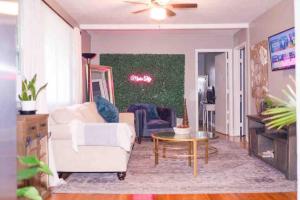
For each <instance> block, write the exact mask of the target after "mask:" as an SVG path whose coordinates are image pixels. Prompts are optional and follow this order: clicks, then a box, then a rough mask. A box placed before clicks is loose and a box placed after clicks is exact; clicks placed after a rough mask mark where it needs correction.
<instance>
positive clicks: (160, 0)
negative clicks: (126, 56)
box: [156, 0, 170, 5]
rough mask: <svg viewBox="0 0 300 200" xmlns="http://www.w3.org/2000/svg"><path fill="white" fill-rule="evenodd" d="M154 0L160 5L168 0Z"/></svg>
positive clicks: (168, 0)
mask: <svg viewBox="0 0 300 200" xmlns="http://www.w3.org/2000/svg"><path fill="white" fill-rule="evenodd" d="M156 2H158V3H159V4H160V5H167V4H168V3H169V2H170V0H157V1H156Z"/></svg>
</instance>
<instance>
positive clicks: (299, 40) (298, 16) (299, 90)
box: [294, 0, 300, 200]
mask: <svg viewBox="0 0 300 200" xmlns="http://www.w3.org/2000/svg"><path fill="white" fill-rule="evenodd" d="M294 3H295V8H294V9H295V11H294V13H295V21H296V22H295V24H296V26H295V31H296V35H297V37H296V44H297V45H296V54H297V55H300V45H299V44H300V37H298V36H299V35H300V26H298V24H299V23H300V12H299V9H300V1H298V0H295V1H294ZM297 11H298V12H297ZM296 63H297V64H298V63H300V56H296ZM295 78H296V94H297V121H298V120H299V119H300V109H299V108H300V101H299V99H300V87H299V83H300V69H299V68H298V67H296V77H295ZM297 130H298V131H299V130H300V123H299V121H298V123H297ZM299 155H300V137H299V136H298V137H297V175H298V180H299V178H300V158H299ZM297 188H298V191H299V190H300V184H297ZM297 199H299V200H300V195H297Z"/></svg>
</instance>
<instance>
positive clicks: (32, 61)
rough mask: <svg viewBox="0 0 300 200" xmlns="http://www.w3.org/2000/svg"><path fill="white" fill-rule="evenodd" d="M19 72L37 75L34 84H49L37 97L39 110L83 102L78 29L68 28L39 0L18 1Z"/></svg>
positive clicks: (30, 75) (28, 75)
mask: <svg viewBox="0 0 300 200" xmlns="http://www.w3.org/2000/svg"><path fill="white" fill-rule="evenodd" d="M20 2H21V4H20V12H21V14H20V44H21V45H20V50H21V66H22V74H23V76H24V77H26V78H27V79H30V78H31V77H33V75H34V74H37V79H38V82H37V86H38V87H40V86H41V85H42V84H43V83H46V82H47V83H48V86H47V89H46V91H44V92H42V93H41V95H40V96H39V97H38V104H37V109H38V112H39V113H47V112H48V111H49V110H51V109H53V108H55V107H58V106H65V105H70V104H73V103H81V102H82V75H81V74H82V66H81V65H82V63H81V62H82V61H81V37H80V30H79V28H74V29H73V28H72V27H70V26H69V25H68V24H67V23H66V22H65V21H64V20H62V19H61V18H60V17H59V16H58V15H57V14H56V13H55V12H53V11H52V10H51V9H50V8H49V7H48V6H47V5H45V4H44V3H43V2H42V1H41V0H26V1H20Z"/></svg>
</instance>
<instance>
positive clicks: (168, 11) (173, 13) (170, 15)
mask: <svg viewBox="0 0 300 200" xmlns="http://www.w3.org/2000/svg"><path fill="white" fill-rule="evenodd" d="M166 11H167V15H168V16H169V17H173V16H175V15H176V13H175V12H174V11H172V10H171V9H169V8H166Z"/></svg>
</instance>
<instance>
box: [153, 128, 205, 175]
mask: <svg viewBox="0 0 300 200" xmlns="http://www.w3.org/2000/svg"><path fill="white" fill-rule="evenodd" d="M151 136H152V138H153V141H154V155H155V165H158V156H159V142H160V141H161V142H172V143H179V142H181V143H182V142H187V143H188V154H187V155H184V156H186V157H188V159H189V165H190V166H191V163H192V158H193V164H194V167H193V168H194V176H197V174H198V163H197V158H198V151H197V144H198V142H203V143H205V163H208V139H209V138H208V134H207V132H204V131H203V132H197V133H192V134H182V135H179V134H175V133H174V132H160V133H153V134H152V135H151ZM164 156H165V148H164Z"/></svg>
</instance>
